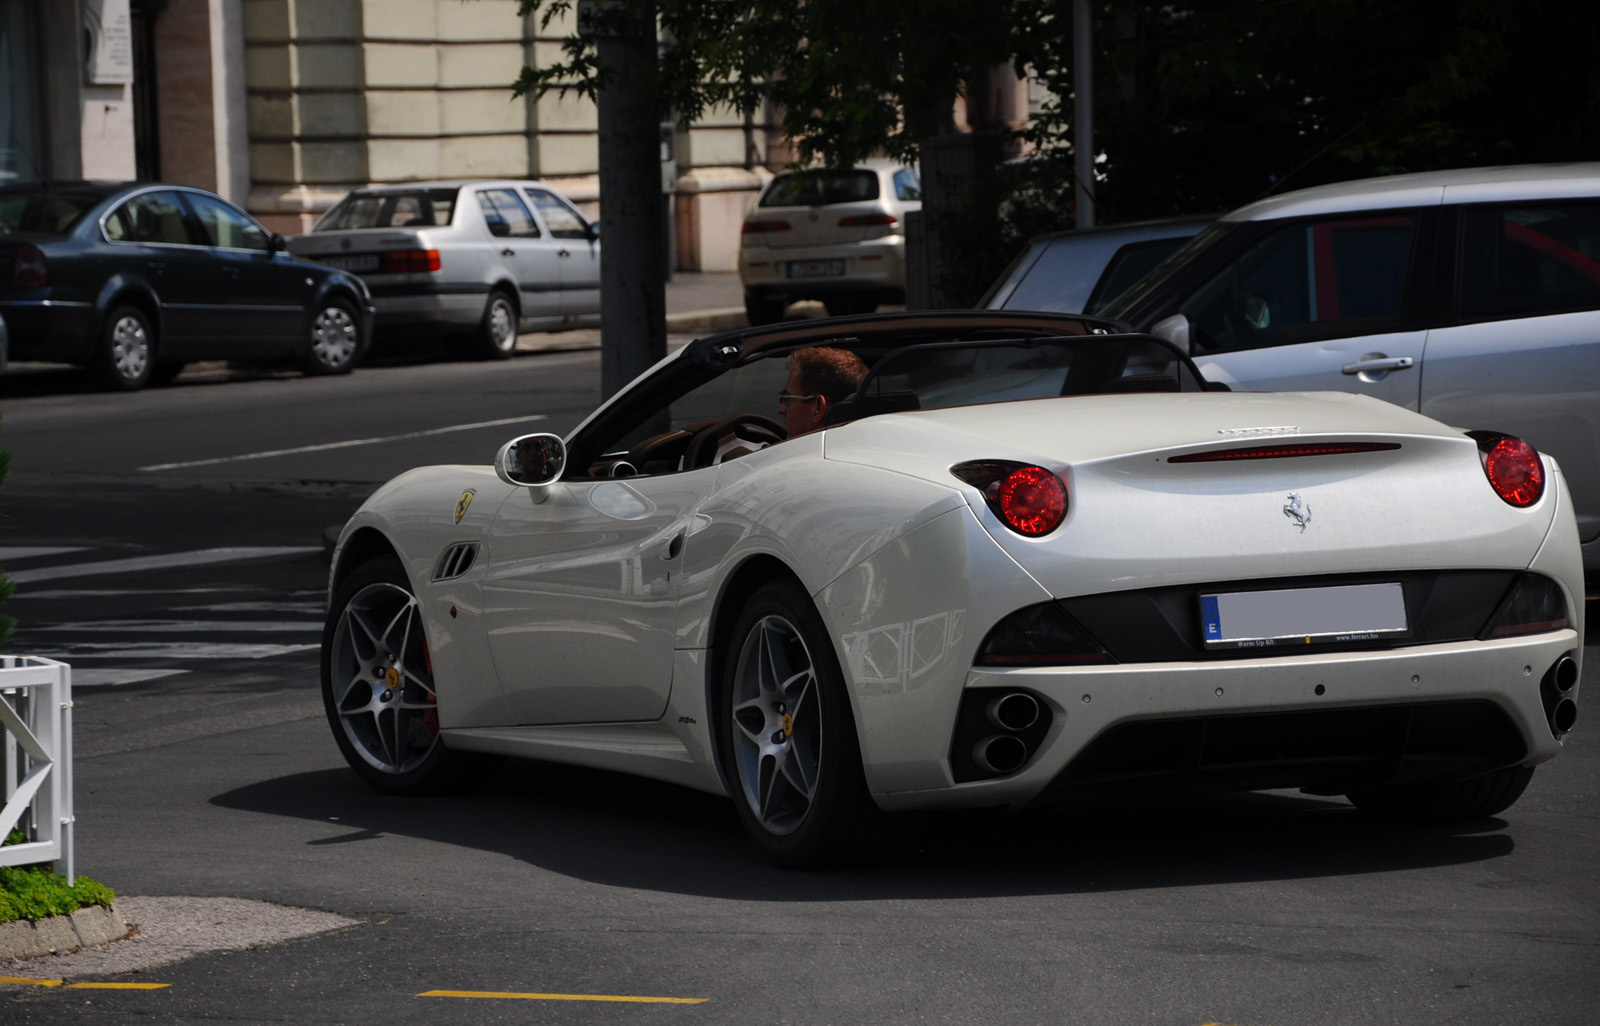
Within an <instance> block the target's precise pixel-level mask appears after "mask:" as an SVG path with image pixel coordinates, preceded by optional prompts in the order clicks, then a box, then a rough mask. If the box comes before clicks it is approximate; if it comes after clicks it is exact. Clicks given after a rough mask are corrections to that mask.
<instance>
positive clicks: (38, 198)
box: [0, 192, 103, 235]
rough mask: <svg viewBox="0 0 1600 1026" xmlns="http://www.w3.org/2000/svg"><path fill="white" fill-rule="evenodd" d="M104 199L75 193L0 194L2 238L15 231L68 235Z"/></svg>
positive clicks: (0, 229)
mask: <svg viewBox="0 0 1600 1026" xmlns="http://www.w3.org/2000/svg"><path fill="white" fill-rule="evenodd" d="M102 198H103V197H101V196H93V195H88V194H82V193H71V192H6V193H4V194H0V235H10V234H11V233H12V232H42V233H45V234H50V235H63V234H66V233H67V232H69V231H71V230H72V229H73V226H74V225H76V224H77V223H78V222H79V221H80V220H81V219H82V218H83V215H84V214H86V213H88V212H89V211H90V210H91V209H93V208H94V206H95V205H96V204H97V203H99V202H100V200H101V199H102Z"/></svg>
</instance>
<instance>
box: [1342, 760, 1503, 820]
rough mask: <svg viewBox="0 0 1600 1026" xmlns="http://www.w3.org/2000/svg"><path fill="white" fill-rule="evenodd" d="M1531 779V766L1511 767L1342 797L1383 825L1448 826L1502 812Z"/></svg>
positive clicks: (1354, 793) (1358, 792)
mask: <svg viewBox="0 0 1600 1026" xmlns="http://www.w3.org/2000/svg"><path fill="white" fill-rule="evenodd" d="M1532 779H1533V767H1532V766H1512V767H1511V768H1510V769H1503V770H1500V771H1499V772H1496V773H1489V774H1487V775H1485V776H1481V777H1473V778H1472V779H1471V780H1457V781H1450V782H1448V783H1442V784H1411V785H1405V786H1400V787H1375V788H1372V789H1371V790H1368V791H1356V792H1353V793H1351V794H1348V795H1346V796H1345V797H1347V798H1349V799H1350V801H1351V803H1352V804H1354V805H1355V806H1356V808H1358V809H1360V810H1361V811H1362V812H1364V813H1366V814H1367V815H1368V816H1371V817H1372V818H1374V819H1377V820H1382V821H1383V822H1387V823H1415V822H1424V823H1448V822H1455V821H1461V820H1472V819H1484V818H1485V817H1488V816H1493V815H1495V814H1496V813H1500V812H1504V811H1505V810H1506V809H1509V808H1510V807H1511V806H1512V804H1513V803H1515V802H1516V800H1517V799H1518V798H1520V797H1522V792H1523V791H1524V790H1525V789H1526V788H1527V786H1528V781H1530V780H1532Z"/></svg>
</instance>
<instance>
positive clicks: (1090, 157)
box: [1072, 0, 1094, 228]
mask: <svg viewBox="0 0 1600 1026" xmlns="http://www.w3.org/2000/svg"><path fill="white" fill-rule="evenodd" d="M1092 14H1093V12H1092V10H1091V9H1090V7H1089V0H1072V157H1073V170H1074V177H1076V178H1077V190H1076V192H1075V193H1074V198H1075V199H1076V201H1077V203H1076V206H1077V226H1078V227H1079V228H1092V227H1094V45H1093V44H1094V39H1093V32H1094V28H1093V18H1092Z"/></svg>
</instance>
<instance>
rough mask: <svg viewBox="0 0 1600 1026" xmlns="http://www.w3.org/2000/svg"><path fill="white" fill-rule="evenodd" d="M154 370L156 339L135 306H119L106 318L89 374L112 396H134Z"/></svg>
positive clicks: (147, 321)
mask: <svg viewBox="0 0 1600 1026" xmlns="http://www.w3.org/2000/svg"><path fill="white" fill-rule="evenodd" d="M155 367H156V335H155V331H154V330H153V329H151V327H150V319H149V318H148V317H146V316H145V312H144V311H143V310H141V309H139V308H138V307H136V306H119V307H117V308H116V309H114V310H112V311H111V314H110V316H108V317H107V318H106V324H105V329H104V331H102V332H101V335H100V347H99V348H98V349H96V350H95V355H94V364H93V368H92V369H93V371H94V374H95V377H97V378H99V380H100V384H101V385H103V386H104V387H105V388H107V389H109V390H111V391H114V392H134V391H137V390H139V389H141V388H143V387H144V386H145V385H146V384H148V383H149V381H150V375H151V374H152V373H153V372H154V371H155Z"/></svg>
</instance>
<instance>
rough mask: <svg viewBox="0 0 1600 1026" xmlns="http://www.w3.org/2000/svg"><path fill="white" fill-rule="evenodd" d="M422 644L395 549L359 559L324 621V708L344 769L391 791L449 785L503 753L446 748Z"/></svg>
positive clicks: (417, 613)
mask: <svg viewBox="0 0 1600 1026" xmlns="http://www.w3.org/2000/svg"><path fill="white" fill-rule="evenodd" d="M427 644H428V643H427V639H426V637H424V636H423V625H422V614H421V612H420V610H419V609H418V608H417V600H416V597H415V596H414V595H413V594H412V592H411V585H410V583H409V582H408V581H407V579H406V574H405V569H404V568H403V567H402V566H401V565H400V562H399V560H397V559H395V558H394V557H393V556H379V557H376V558H373V559H370V560H368V561H367V562H365V563H363V564H361V566H359V567H357V568H356V570H355V571H354V572H353V573H351V574H350V576H349V577H347V578H345V580H344V582H343V583H341V584H340V585H339V588H338V590H337V591H335V592H334V596H333V602H332V603H330V605H329V608H328V619H327V622H326V624H325V625H324V626H323V629H322V701H323V707H324V709H325V710H326V712H327V715H328V725H329V726H330V727H331V728H332V729H333V738H334V741H335V742H336V743H337V744H338V745H339V751H340V753H341V754H342V755H343V756H344V758H345V761H346V762H348V763H349V764H350V768H351V769H353V770H355V771H356V773H357V775H359V776H360V777H361V778H362V779H363V780H365V781H366V782H367V783H369V784H371V785H372V786H373V787H375V788H377V789H378V790H380V791H385V792H387V793H389V794H434V793H438V792H440V791H444V790H449V789H452V788H455V787H458V786H461V785H462V784H465V783H467V782H468V781H469V780H472V779H474V778H481V776H483V775H484V774H485V773H486V772H487V771H489V770H491V769H492V768H493V767H494V766H495V765H497V764H498V763H499V761H501V760H499V759H497V758H486V757H483V756H475V755H473V754H471V753H463V752H452V751H450V750H449V749H448V748H447V747H445V744H444V739H443V738H441V737H440V736H439V717H438V710H437V705H438V698H437V692H436V690H435V687H434V682H433V674H432V669H431V662H430V660H429V657H428V648H427Z"/></svg>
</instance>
